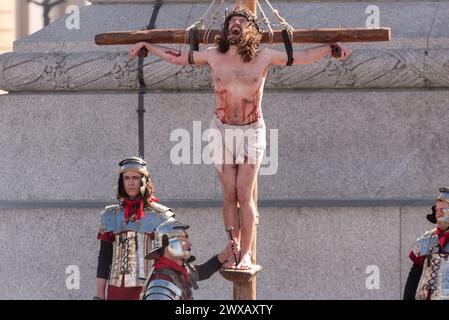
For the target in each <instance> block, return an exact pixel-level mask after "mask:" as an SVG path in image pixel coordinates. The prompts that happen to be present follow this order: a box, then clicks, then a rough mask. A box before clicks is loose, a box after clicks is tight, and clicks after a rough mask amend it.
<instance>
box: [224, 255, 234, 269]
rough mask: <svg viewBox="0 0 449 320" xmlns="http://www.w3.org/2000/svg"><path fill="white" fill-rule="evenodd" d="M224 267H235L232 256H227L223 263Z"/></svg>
mask: <svg viewBox="0 0 449 320" xmlns="http://www.w3.org/2000/svg"><path fill="white" fill-rule="evenodd" d="M223 268H224V269H235V261H234V257H231V258H229V259H228V260H227V261H226V262H225V263H223Z"/></svg>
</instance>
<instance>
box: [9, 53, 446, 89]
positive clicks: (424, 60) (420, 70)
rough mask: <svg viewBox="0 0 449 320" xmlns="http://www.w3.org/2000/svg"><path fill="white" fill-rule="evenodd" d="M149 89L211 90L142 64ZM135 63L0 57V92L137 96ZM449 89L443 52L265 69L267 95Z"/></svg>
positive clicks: (69, 56)
mask: <svg viewBox="0 0 449 320" xmlns="http://www.w3.org/2000/svg"><path fill="white" fill-rule="evenodd" d="M144 77H145V82H146V84H147V86H148V87H149V88H150V89H159V90H189V89H204V90H209V89H211V88H212V81H211V78H210V72H209V69H208V68H207V67H192V66H175V65H170V64H168V63H166V62H164V61H161V60H160V59H155V58H154V57H151V58H147V59H145V64H144ZM138 87H139V85H138V80H137V60H134V61H131V60H129V58H128V54H127V53H126V52H118V53H117V52H81V53H79V52H78V53H6V54H3V55H1V56H0V89H2V90H5V91H11V92H19V91H95V90H101V91H103V90H137V89H138ZM427 87H440V88H441V87H449V49H432V50H428V51H427V54H426V53H425V50H424V49H384V50H373V49H369V50H368V49H356V50H354V52H353V54H352V56H351V57H350V58H349V59H348V60H347V61H344V62H343V61H338V60H334V59H323V60H321V61H319V62H317V63H314V64H311V65H296V66H292V67H283V66H276V67H273V68H271V70H270V71H269V74H268V78H267V81H266V88H268V89H278V88H279V89H280V88H282V89H285V88H289V89H301V88H427Z"/></svg>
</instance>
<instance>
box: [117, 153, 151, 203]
mask: <svg viewBox="0 0 449 320" xmlns="http://www.w3.org/2000/svg"><path fill="white" fill-rule="evenodd" d="M119 166H120V174H122V173H124V172H128V171H133V172H138V173H141V174H142V182H141V186H140V193H141V194H142V195H143V194H145V188H146V184H147V180H148V178H149V176H150V172H149V171H148V166H147V163H146V162H145V160H143V159H142V158H139V157H130V158H126V159H124V160H122V161H120V163H119Z"/></svg>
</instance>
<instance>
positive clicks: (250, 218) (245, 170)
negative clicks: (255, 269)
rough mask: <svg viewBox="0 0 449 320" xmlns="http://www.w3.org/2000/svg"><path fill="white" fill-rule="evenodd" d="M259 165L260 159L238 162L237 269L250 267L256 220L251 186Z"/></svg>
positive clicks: (252, 186)
mask: <svg viewBox="0 0 449 320" xmlns="http://www.w3.org/2000/svg"><path fill="white" fill-rule="evenodd" d="M259 167H260V160H258V161H257V162H256V163H255V164H248V163H244V164H240V165H238V169H237V184H236V185H237V200H238V203H239V205H240V211H239V219H240V227H241V238H240V239H241V252H240V262H239V264H238V265H237V267H236V268H237V269H251V268H252V262H251V243H252V240H253V235H254V228H255V220H256V205H255V203H254V199H253V188H254V184H255V181H256V178H257V173H258V171H259Z"/></svg>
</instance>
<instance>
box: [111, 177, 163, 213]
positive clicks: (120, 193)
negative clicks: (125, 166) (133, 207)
mask: <svg viewBox="0 0 449 320" xmlns="http://www.w3.org/2000/svg"><path fill="white" fill-rule="evenodd" d="M154 191H155V189H154V185H153V181H151V179H150V176H148V177H147V183H146V186H145V193H144V194H143V196H142V195H139V196H138V198H139V199H141V200H142V201H143V204H144V207H149V206H150V202H151V198H152V197H153V196H154ZM116 197H117V199H118V200H120V199H123V198H128V199H129V195H128V194H127V193H126V191H125V184H124V183H123V173H120V176H119V178H118V183H117V195H116Z"/></svg>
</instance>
